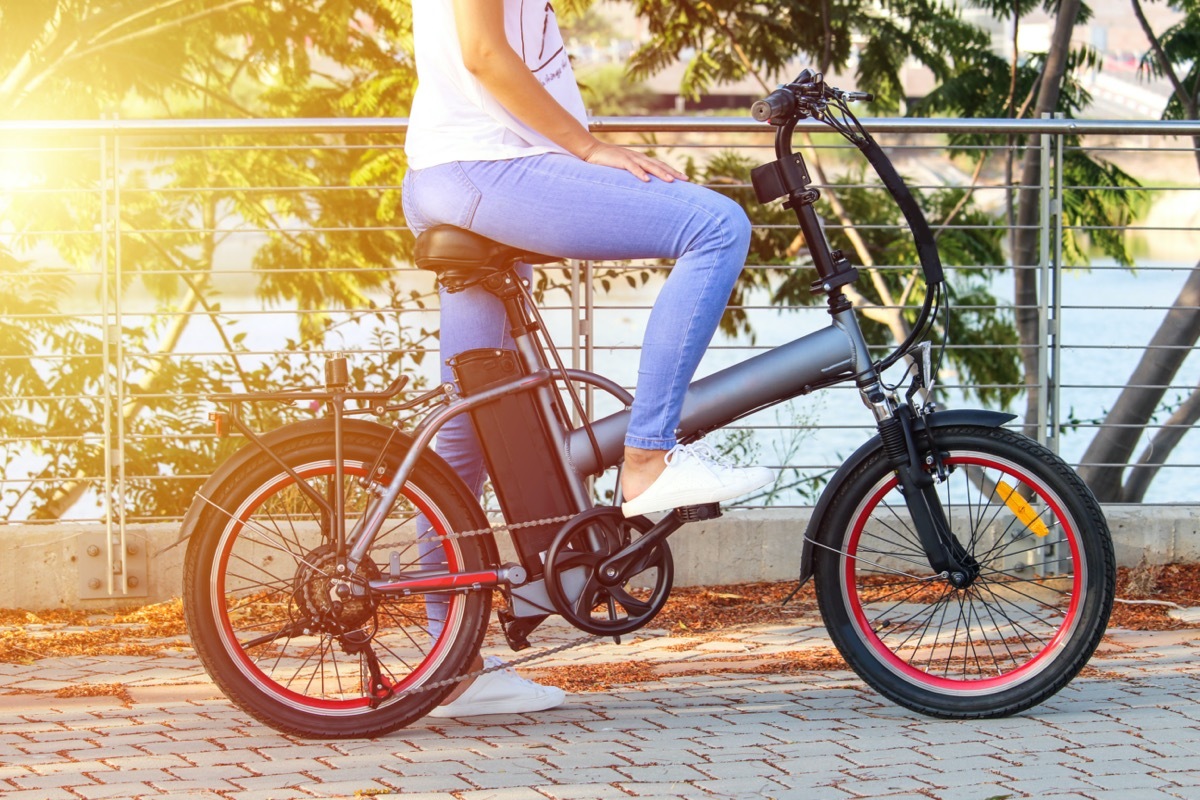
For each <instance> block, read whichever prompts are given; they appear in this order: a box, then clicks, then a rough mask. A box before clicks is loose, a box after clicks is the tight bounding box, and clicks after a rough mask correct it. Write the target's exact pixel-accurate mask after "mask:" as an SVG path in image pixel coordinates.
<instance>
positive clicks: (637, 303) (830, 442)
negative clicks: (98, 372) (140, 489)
mask: <svg viewBox="0 0 1200 800" xmlns="http://www.w3.org/2000/svg"><path fill="white" fill-rule="evenodd" d="M1190 268H1191V265H1187V266H1182V265H1170V264H1155V265H1149V266H1147V267H1144V268H1143V269H1142V270H1141V271H1140V272H1139V273H1138V274H1136V275H1135V274H1132V273H1130V272H1128V271H1126V270H1123V269H1120V268H1117V267H1115V266H1114V265H1111V264H1106V265H1100V266H1098V267H1097V268H1096V269H1094V270H1092V271H1090V272H1085V271H1070V272H1068V273H1066V274H1065V276H1064V279H1063V301H1062V302H1063V305H1064V308H1063V312H1062V322H1063V327H1062V330H1063V333H1062V337H1061V338H1062V344H1063V355H1062V359H1061V371H1062V374H1061V379H1060V384H1061V386H1062V405H1063V412H1064V414H1066V413H1067V412H1069V414H1070V416H1071V417H1073V418H1075V419H1079V420H1084V421H1091V420H1093V419H1100V418H1102V417H1103V415H1104V413H1105V412H1106V411H1107V410H1108V409H1109V408H1111V406H1112V404H1113V402H1114V401H1115V399H1116V397H1117V395H1118V394H1119V392H1120V388H1121V386H1123V385H1124V383H1125V381H1126V379H1127V377H1128V376H1129V375H1130V373H1131V372H1132V370H1133V368H1134V366H1135V364H1136V363H1137V360H1138V359H1139V358H1140V357H1141V355H1142V352H1143V350H1142V348H1143V347H1144V345H1145V343H1146V342H1148V341H1149V339H1150V337H1151V336H1152V335H1153V333H1154V331H1155V329H1156V328H1157V326H1158V324H1159V323H1160V321H1161V319H1162V317H1163V314H1164V313H1165V310H1166V308H1167V307H1168V306H1169V305H1170V304H1171V303H1172V301H1173V300H1174V299H1175V296H1176V294H1177V292H1178V290H1179V288H1180V286H1181V285H1182V284H1183V282H1184V280H1185V279H1186V277H1187V274H1188V272H1189V271H1190ZM406 282H407V283H411V288H417V289H420V290H428V289H430V288H431V281H430V279H429V276H427V275H425V274H424V273H420V272H417V271H415V270H414V271H413V272H412V273H411V277H409V276H406ZM993 288H994V291H995V292H996V294H997V295H998V296H999V297H1001V298H1002V299H1008V300H1011V278H1009V277H1007V276H1001V277H1000V278H999V279H998V280H997V282H996V285H995V286H994V287H993ZM656 290H657V284H656V283H655V282H654V281H653V280H652V281H651V283H650V284H648V285H647V286H644V287H639V288H637V289H634V288H632V287H629V286H628V285H627V284H626V283H625V282H624V281H623V280H617V281H614V283H613V289H612V291H611V292H610V293H602V292H600V293H598V295H597V304H598V308H597V310H596V312H595V318H594V329H595V333H596V337H597V340H598V341H599V342H600V343H602V345H603V346H602V347H598V348H597V350H596V353H595V364H594V368H595V370H596V371H597V372H599V373H601V374H603V375H606V376H608V377H610V378H612V379H614V380H617V381H618V382H620V383H621V384H622V385H624V386H626V387H632V385H633V384H634V382H635V379H636V374H637V351H638V345H639V342H640V339H641V335H642V330H643V329H644V326H645V321H646V317H647V316H648V313H649V304H650V302H652V299H653V297H654V296H655V293H656ZM565 302H566V299H565V295H564V294H562V293H555V294H552V295H550V296H549V297H548V299H547V303H546V306H547V307H548V308H547V310H546V312H545V313H546V317H547V322H548V323H549V325H550V328H551V330H552V335H553V336H554V337H555V339H556V341H558V342H560V343H563V344H565V343H567V342H568V341H569V340H570V327H571V325H570V311H569V309H565V308H562V305H563V304H564V303H565ZM222 304H223V308H224V310H225V311H226V312H227V313H228V312H234V313H236V312H237V311H239V310H240V311H251V312H255V313H253V314H251V315H249V316H243V317H241V319H240V322H239V324H238V325H237V326H236V329H237V330H240V331H243V332H245V333H246V334H247V336H246V344H247V346H248V347H249V348H250V349H251V350H253V351H257V352H259V353H262V354H264V355H261V356H249V357H247V358H246V359H245V360H244V362H245V363H246V364H247V366H252V364H253V362H254V361H255V360H256V358H268V357H269V355H267V354H273V353H275V352H276V351H282V350H283V349H284V348H285V347H286V341H287V339H288V338H289V337H295V336H296V316H295V314H293V313H291V312H287V311H283V310H279V311H278V312H277V313H262V308H261V306H260V305H259V303H258V301H256V300H255V299H253V298H251V297H247V296H245V295H240V294H233V293H229V294H227V295H226V296H225V297H223V298H222ZM751 305H753V306H761V307H755V308H752V309H751V310H750V311H749V315H750V320H751V325H752V328H753V330H754V332H755V340H754V342H753V343H752V342H751V341H750V339H749V337H747V336H740V337H727V336H724V335H722V334H718V336H717V338H716V340H715V341H714V343H713V346H712V348H710V350H709V352H708V353H707V354H706V356H705V358H704V361H703V362H702V364H701V367H700V370H699V372H698V376H703V375H706V374H709V373H711V372H714V371H716V370H719V369H721V368H723V367H725V366H728V365H731V364H733V363H736V362H738V361H740V360H744V359H745V358H746V357H748V356H749V355H751V354H753V353H754V352H759V351H761V350H762V349H766V348H768V347H771V346H774V345H778V344H781V343H783V342H786V341H789V340H791V339H794V338H797V337H799V336H801V335H803V334H805V333H808V332H811V331H813V330H816V329H818V328H820V327H823V326H825V325H826V324H828V316H827V315H826V313H825V312H824V310H823V306H817V307H812V308H794V309H777V308H771V307H769V303H768V301H767V298H766V297H765V295H761V294H760V295H756V296H753V297H752V298H751ZM142 307H143V308H144V307H146V306H142ZM126 322H127V324H137V319H136V318H134V317H130V318H128V319H127V320H126ZM400 324H401V325H402V326H403V327H404V328H405V329H406V330H413V331H415V330H418V329H420V328H421V327H425V328H427V329H435V328H436V326H437V314H436V310H435V309H430V310H427V311H424V312H419V311H405V312H403V313H402V314H401V317H400ZM368 338H369V332H368V329H367V328H363V327H357V326H352V325H345V326H339V327H338V328H337V329H335V333H334V334H333V336H331V338H330V339H329V344H330V346H331V347H332V348H336V349H343V350H346V351H350V353H351V357H352V358H355V359H357V360H359V361H360V363H369V362H374V363H379V362H380V361H381V359H380V358H379V356H378V355H377V354H371V353H362V352H357V351H360V350H363V349H364V348H367V347H368V346H369V345H368ZM220 349H221V346H220V343H219V340H218V339H217V337H216V335H215V333H214V329H213V327H212V326H211V324H210V323H209V322H208V321H207V320H205V319H204V318H202V317H197V318H195V319H193V320H192V322H191V323H190V324H189V326H188V328H187V330H186V332H185V335H184V337H183V339H182V340H181V342H180V344H179V347H178V348H177V352H181V353H199V352H217V351H220ZM294 357H295V358H312V357H313V356H311V355H307V354H296V356H294ZM564 358H566V359H567V360H568V362H569V363H570V352H569V350H568V351H564ZM436 363H437V361H436V359H434V358H429V359H426V360H425V363H424V365H422V366H421V367H420V368H418V369H417V370H416V372H417V373H418V374H420V375H422V376H423V377H424V378H425V379H426V380H427V381H428V382H433V381H436V380H437V376H436V367H435V365H436ZM576 366H583V365H582V364H577V365H576ZM892 377H893V379H897V378H899V375H893V376H892ZM1198 379H1200V356H1198V355H1197V354H1196V353H1193V354H1192V355H1191V356H1190V357H1189V358H1188V360H1187V361H1186V363H1185V365H1184V368H1183V369H1182V370H1181V371H1180V373H1179V375H1178V376H1177V377H1176V379H1175V381H1174V387H1175V388H1173V389H1172V390H1171V391H1169V392H1168V393H1167V396H1166V398H1165V400H1166V402H1174V401H1177V400H1178V399H1182V398H1183V397H1186V396H1187V394H1188V393H1189V392H1190V391H1191V389H1192V388H1194V387H1195V386H1196V385H1197V382H1198ZM954 380H955V376H953V375H952V374H946V375H943V382H945V383H952V382H953V381H954ZM197 402H201V401H199V400H198V401H197ZM945 402H946V404H947V405H949V406H951V407H955V408H964V407H970V406H978V405H979V404H978V403H977V402H975V401H971V400H967V399H965V398H964V397H963V395H962V393H961V392H957V391H952V392H950V393H949V394H948V395H947V396H946V397H945ZM617 407H618V406H617V404H616V403H615V401H612V400H610V399H608V398H605V397H603V396H600V397H598V398H597V403H596V415H597V416H603V415H605V414H608V413H612V412H613V411H615V410H617ZM1023 409H1024V400H1023V398H1018V400H1016V401H1014V403H1013V404H1012V407H1011V408H1008V409H997V410H1008V411H1013V412H1015V413H1020V412H1022V411H1023ZM1165 417H1166V413H1164V414H1163V415H1162V417H1161V419H1165ZM795 426H799V427H795ZM873 432H874V430H873V423H872V418H871V415H870V413H869V412H868V411H867V409H866V408H864V407H863V405H862V404H861V402H860V401H859V399H858V396H857V393H856V392H855V391H854V390H853V389H852V388H848V387H835V388H832V389H828V390H825V391H823V392H820V393H817V394H816V395H814V396H810V397H804V398H798V399H796V400H794V401H790V402H788V403H785V404H782V405H781V406H778V407H776V408H774V409H769V410H767V411H763V412H759V413H758V414H755V415H753V416H752V417H749V418H747V419H745V420H742V421H739V422H738V423H737V425H735V426H734V427H733V430H732V432H729V431H723V432H718V433H716V434H713V437H714V438H715V439H716V440H717V442H718V443H719V444H722V445H723V446H724V447H726V448H728V449H731V450H732V451H733V452H734V454H735V456H736V457H738V458H739V459H746V460H753V461H756V462H757V463H760V464H764V465H767V466H772V467H776V468H781V467H784V466H786V467H788V468H789V470H788V471H787V472H785V478H786V479H788V481H799V482H801V483H804V482H805V481H808V480H811V479H812V478H814V477H821V476H828V474H830V472H831V471H832V469H833V468H834V467H835V466H836V465H837V464H839V463H841V461H843V460H844V459H845V458H846V457H847V456H848V455H849V454H850V453H852V452H853V451H854V450H855V449H856V448H857V447H858V446H859V445H860V444H861V443H862V442H864V441H866V439H867V438H869V437H870V436H871V435H872V434H873ZM93 433H95V434H98V432H93ZM1094 433H1095V429H1094V428H1093V427H1090V422H1089V423H1088V424H1083V425H1081V426H1080V427H1079V428H1078V429H1075V430H1068V431H1066V432H1065V433H1064V434H1063V438H1062V441H1061V452H1062V455H1063V456H1064V457H1065V458H1066V459H1067V460H1068V461H1071V462H1073V463H1074V462H1076V461H1077V460H1078V459H1079V458H1080V456H1082V454H1083V452H1084V450H1085V449H1086V447H1087V444H1088V443H1089V442H1090V440H1091V437H1092V436H1093V435H1094ZM1144 438H1145V437H1144ZM1143 444H1144V442H1143ZM1138 452H1140V447H1139V450H1138ZM38 464H39V460H38V459H33V458H22V459H21V460H20V464H19V465H14V467H16V469H10V472H9V474H10V475H20V474H22V473H23V471H24V470H23V469H22V466H26V467H28V468H33V467H35V466H37V465H38ZM1198 465H1200V439H1197V438H1196V437H1184V439H1183V441H1182V442H1181V444H1180V445H1179V446H1178V447H1177V448H1176V450H1175V451H1174V452H1173V453H1172V455H1171V457H1170V459H1169V461H1168V467H1167V468H1165V469H1163V470H1162V471H1161V472H1160V473H1159V475H1158V476H1157V478H1156V479H1155V482H1154V483H1153V485H1152V486H1151V489H1150V491H1149V493H1148V495H1147V501H1148V502H1153V503H1162V502H1189V501H1190V502H1195V501H1196V500H1197V499H1200V498H1198V496H1197V492H1196V490H1195V488H1194V487H1195V484H1196V481H1195V480H1194V474H1195V473H1194V471H1193V469H1191V468H1194V467H1196V466H1198ZM812 500H813V494H812V492H811V487H809V489H808V491H807V493H805V492H804V491H788V492H784V493H783V494H782V495H781V496H780V497H778V498H776V499H775V500H774V502H775V504H795V503H803V502H812ZM77 508H78V509H80V510H81V513H84V514H88V513H95V512H94V511H93V510H92V509H94V508H95V505H94V497H88V498H85V500H84V501H81V503H80V505H79V506H78V507H77Z"/></svg>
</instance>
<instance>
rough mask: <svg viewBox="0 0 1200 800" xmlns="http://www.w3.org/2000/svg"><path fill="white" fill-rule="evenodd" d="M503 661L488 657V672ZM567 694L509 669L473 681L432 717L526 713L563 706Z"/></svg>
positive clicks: (432, 714)
mask: <svg viewBox="0 0 1200 800" xmlns="http://www.w3.org/2000/svg"><path fill="white" fill-rule="evenodd" d="M503 663H504V662H502V661H501V660H500V659H498V658H496V657H495V656H488V657H487V658H485V659H484V660H483V665H484V666H485V667H487V668H488V669H491V668H492V667H498V666H501V665H502V664H503ZM566 697H567V696H566V694H565V693H564V692H563V690H562V689H559V688H558V687H557V686H543V685H542V684H540V683H534V682H533V681H531V680H528V679H526V678H522V677H521V676H519V675H517V673H515V672H513V671H512V670H511V669H505V670H500V671H498V672H489V673H487V674H485V675H480V676H479V677H478V678H476V679H475V680H474V681H473V682H472V683H471V685H470V686H468V687H467V689H466V691H464V692H463V693H462V694H460V695H459V696H458V697H456V698H455V699H454V700H452V701H450V702H449V703H445V704H444V705H440V706H435V707H434V709H433V710H432V711H430V712H429V716H431V717H442V718H444V717H476V716H480V715H483V714H528V713H530V712H532V711H545V710H547V709H550V708H556V707H558V706H560V705H562V703H563V701H564V700H565V699H566Z"/></svg>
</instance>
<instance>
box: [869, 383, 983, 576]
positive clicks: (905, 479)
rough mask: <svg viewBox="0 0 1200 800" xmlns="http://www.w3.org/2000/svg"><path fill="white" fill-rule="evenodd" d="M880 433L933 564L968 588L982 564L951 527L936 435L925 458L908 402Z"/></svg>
mask: <svg viewBox="0 0 1200 800" xmlns="http://www.w3.org/2000/svg"><path fill="white" fill-rule="evenodd" d="M879 434H880V437H881V438H882V439H883V447H884V452H885V453H886V454H887V457H888V459H889V460H890V461H891V463H892V466H893V467H895V469H896V475H897V477H898V478H899V484H900V492H901V494H903V495H904V504H905V506H906V507H907V508H908V513H909V516H911V517H912V522H913V527H915V528H916V530H917V537H918V539H919V540H920V542H921V547H922V548H923V549H924V551H925V557H926V558H927V559H929V566H930V567H931V568H932V569H933V571H934V572H935V573H937V574H939V575H941V576H943V577H944V578H945V579H946V580H947V581H949V582H950V584H951V585H953V586H954V587H955V588H958V589H964V588H966V587H967V586H969V585H971V583H972V582H973V581H974V580H975V578H976V577H977V576H978V575H979V564H978V562H976V560H975V559H974V558H973V557H972V556H971V554H970V553H968V552H967V550H966V548H964V547H963V545H962V542H960V541H959V540H958V538H957V537H956V536H955V535H954V533H953V531H951V530H950V523H949V521H948V520H947V519H946V512H945V510H944V509H943V508H942V502H941V498H940V497H939V496H938V491H937V484H938V481H939V480H940V479H941V478H942V477H944V476H943V475H940V474H939V473H941V472H942V470H943V468H942V466H941V457H940V454H939V452H938V450H937V447H936V444H935V443H934V441H933V439H932V436H930V440H929V443H928V444H929V447H928V451H929V452H928V455H927V456H926V457H925V458H922V457H921V455H920V450H921V448H918V447H917V444H916V436H915V435H914V431H913V413H912V409H911V408H910V407H909V406H906V405H902V406H900V407H899V408H897V409H896V412H895V414H893V415H892V416H890V417H888V418H887V419H883V420H880V422H879ZM935 476H936V477H935Z"/></svg>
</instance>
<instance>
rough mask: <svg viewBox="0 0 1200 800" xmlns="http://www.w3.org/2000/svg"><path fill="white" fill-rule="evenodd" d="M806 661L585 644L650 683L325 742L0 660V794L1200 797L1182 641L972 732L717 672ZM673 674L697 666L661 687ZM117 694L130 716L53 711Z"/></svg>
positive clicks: (771, 645)
mask: <svg viewBox="0 0 1200 800" xmlns="http://www.w3.org/2000/svg"><path fill="white" fill-rule="evenodd" d="M554 635H555V632H554V631H553V630H551V631H550V638H551V639H553V638H554ZM558 635H566V634H565V633H564V632H561V631H560V632H558ZM803 646H812V647H828V646H829V643H828V640H826V639H825V638H824V635H823V632H822V631H821V630H820V628H819V627H806V626H799V627H795V626H793V627H790V628H784V627H780V626H774V627H772V626H760V627H757V628H754V627H752V628H745V629H741V630H738V631H731V632H728V633H723V634H722V635H721V636H720V637H719V638H718V639H717V640H716V641H712V640H705V641H699V640H687V639H680V638H679V637H672V636H667V635H666V634H665V633H662V632H657V634H656V635H650V636H647V637H644V638H641V639H640V640H638V641H635V642H633V643H632V644H628V645H622V646H617V645H612V644H607V643H606V644H594V645H588V646H586V647H584V648H581V649H579V650H575V651H568V652H567V653H564V654H560V655H559V656H556V657H555V662H554V663H558V664H569V663H578V662H583V663H588V664H596V663H609V662H616V661H618V660H626V659H629V658H638V659H642V660H645V661H647V662H649V663H652V664H655V665H657V666H658V667H659V668H660V674H662V675H663V677H661V678H660V679H659V680H656V681H655V682H653V683H639V684H634V685H630V686H626V687H619V688H615V689H613V690H612V691H606V692H597V693H588V694H577V695H573V696H572V697H571V698H570V699H569V702H568V704H567V705H566V706H565V707H563V708H561V709H558V710H555V711H551V712H547V713H543V714H537V715H530V716H492V717H481V718H478V719H476V720H474V721H470V722H459V721H450V720H427V721H423V722H421V723H418V724H416V725H414V726H412V727H410V728H407V729H404V730H401V731H398V732H396V733H394V734H393V735H391V736H388V737H384V738H381V739H374V740H349V741H338V742H311V741H299V740H295V739H291V738H289V737H285V736H281V735H279V734H276V733H275V732H273V731H271V730H269V729H267V728H264V727H262V726H261V725H259V724H257V723H255V722H254V721H253V720H251V719H250V718H248V717H247V716H246V715H244V714H243V713H241V712H240V711H239V710H237V709H236V708H234V707H233V706H232V705H230V704H229V703H228V702H227V701H225V700H224V699H223V698H221V697H220V695H219V694H218V693H217V692H216V690H215V688H214V687H213V685H212V684H211V683H210V682H209V681H208V680H207V678H206V676H205V675H204V673H203V671H202V670H201V669H200V668H199V666H198V664H197V663H196V661H195V660H194V659H193V658H192V657H191V655H190V653H188V652H168V653H166V654H164V655H162V656H161V657H156V658H131V657H126V658H103V659H102V658H69V659H68V658H61V659H47V660H42V661H38V662H35V663H33V664H30V665H9V664H0V796H3V798H4V800H25V798H30V799H31V800H32V799H35V798H36V800H54V798H73V799H74V800H78V798H127V799H131V798H160V797H169V798H184V799H189V798H194V799H195V800H201V798H204V799H206V800H216V799H217V798H236V800H296V799H298V798H313V797H318V798H329V797H347V798H352V797H369V796H390V795H393V794H395V795H397V796H399V795H402V796H403V797H405V798H408V799H409V800H421V799H422V798H427V799H428V800H450V799H451V798H458V799H459V800H524V799H525V798H530V800H547V798H550V799H552V800H569V799H574V798H578V800H600V799H601V798H627V797H653V798H687V799H688V800H692V798H702V797H716V798H806V800H809V799H812V800H823V799H824V798H829V799H830V800H833V799H834V798H877V797H888V798H953V800H991V799H993V798H1016V797H1039V798H1042V797H1058V798H1068V797H1069V798H1086V800H1109V799H1110V798H1111V800H1152V799H1156V798H1164V799H1165V798H1200V659H1198V658H1197V656H1200V630H1186V631H1170V632H1132V631H1112V632H1111V633H1110V637H1109V641H1108V643H1106V645H1105V646H1104V647H1103V649H1102V651H1101V652H1100V653H1099V654H1098V657H1097V658H1096V659H1095V660H1094V661H1093V662H1092V665H1091V667H1090V668H1089V669H1088V671H1087V672H1086V674H1085V675H1084V676H1082V677H1080V678H1079V679H1077V680H1076V681H1075V682H1074V683H1073V684H1072V685H1071V686H1069V687H1067V689H1066V690H1064V691H1063V692H1062V693H1060V694H1059V695H1058V696H1057V697H1055V698H1053V699H1052V700H1051V701H1049V702H1047V703H1045V704H1044V705H1042V706H1040V707H1039V708H1036V709H1034V710H1032V711H1030V712H1026V713H1025V714H1023V715H1020V716H1018V717H1014V718H1009V719H1003V720H990V721H980V722H947V721H939V720H933V719H927V718H923V717H919V716H917V715H915V714H912V713H910V712H908V711H905V710H904V709H901V708H899V707H897V706H894V705H892V704H890V703H888V702H887V701H884V700H883V699H882V698H880V697H878V696H877V695H875V694H873V693H872V692H870V691H869V690H867V689H866V688H865V687H864V686H863V685H862V683H861V682H860V681H858V680H857V678H856V677H855V676H854V675H853V674H852V673H850V672H846V671H833V672H821V673H805V674H801V675H758V674H754V675H750V674H731V673H729V672H727V671H726V672H722V671H721V668H722V666H724V665H726V664H727V663H728V662H727V661H726V662H722V661H721V659H722V658H728V656H729V654H731V653H737V654H747V653H749V654H754V653H762V654H769V653H770V652H773V651H775V652H777V651H778V650H781V649H785V648H786V649H793V650H794V649H797V647H803ZM680 663H684V664H686V666H688V667H691V668H697V667H700V668H705V669H707V668H708V667H711V668H712V669H711V671H709V672H707V673H706V674H703V675H701V676H695V675H677V674H673V672H677V671H678V667H679V666H680ZM113 682H120V683H122V684H124V685H125V686H126V687H128V691H129V695H130V697H131V698H132V702H131V703H129V704H126V703H125V702H123V701H122V700H121V699H120V698H117V697H113V696H96V697H76V698H57V697H55V696H54V694H53V692H54V691H56V690H58V689H62V688H64V687H72V686H79V685H80V684H88V683H97V684H105V683H113Z"/></svg>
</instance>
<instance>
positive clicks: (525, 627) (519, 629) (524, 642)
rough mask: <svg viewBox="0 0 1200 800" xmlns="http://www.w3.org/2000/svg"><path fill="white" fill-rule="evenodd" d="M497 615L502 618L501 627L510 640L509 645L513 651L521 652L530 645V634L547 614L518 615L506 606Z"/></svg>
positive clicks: (505, 636) (506, 637)
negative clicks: (534, 615) (533, 615)
mask: <svg viewBox="0 0 1200 800" xmlns="http://www.w3.org/2000/svg"><path fill="white" fill-rule="evenodd" d="M497 616H498V617H499V618H500V629H501V630H503V631H504V638H505V639H506V640H508V646H509V648H511V649H512V650H513V652H520V651H521V650H524V649H525V648H527V647H529V634H530V633H533V629H534V628H536V627H537V626H538V625H541V624H542V622H543V621H545V619H546V617H547V615H546V614H541V615H539V616H536V617H517V616H515V615H514V614H513V613H512V612H511V611H509V610H508V609H506V608H502V609H500V611H499V612H498V613H497Z"/></svg>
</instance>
